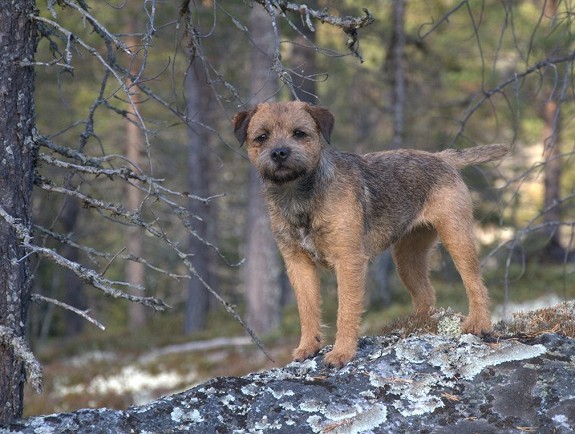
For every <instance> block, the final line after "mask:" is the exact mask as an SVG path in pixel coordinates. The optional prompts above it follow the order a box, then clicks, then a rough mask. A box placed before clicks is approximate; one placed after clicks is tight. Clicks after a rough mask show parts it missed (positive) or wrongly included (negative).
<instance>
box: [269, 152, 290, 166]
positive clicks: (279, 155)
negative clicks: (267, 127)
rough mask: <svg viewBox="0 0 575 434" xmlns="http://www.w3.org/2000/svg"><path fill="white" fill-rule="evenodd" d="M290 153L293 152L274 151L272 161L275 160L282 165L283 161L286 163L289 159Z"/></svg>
mask: <svg viewBox="0 0 575 434" xmlns="http://www.w3.org/2000/svg"><path fill="white" fill-rule="evenodd" d="M290 152H291V151H290V149H289V148H275V149H272V153H271V157H272V160H274V161H275V162H276V163H281V162H282V161H285V160H286V158H287V157H289V154H290Z"/></svg>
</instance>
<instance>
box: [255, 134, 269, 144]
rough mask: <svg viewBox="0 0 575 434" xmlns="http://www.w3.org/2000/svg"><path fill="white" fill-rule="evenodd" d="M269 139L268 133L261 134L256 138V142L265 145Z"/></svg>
mask: <svg viewBox="0 0 575 434" xmlns="http://www.w3.org/2000/svg"><path fill="white" fill-rule="evenodd" d="M267 139H268V135H267V134H266V133H263V134H260V135H259V136H257V137H256V138H255V141H256V142H258V143H263V142H265V141H266V140H267Z"/></svg>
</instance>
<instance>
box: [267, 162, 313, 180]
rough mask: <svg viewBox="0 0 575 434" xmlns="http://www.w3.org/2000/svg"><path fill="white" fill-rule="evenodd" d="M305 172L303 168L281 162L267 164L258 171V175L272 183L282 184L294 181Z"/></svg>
mask: <svg viewBox="0 0 575 434" xmlns="http://www.w3.org/2000/svg"><path fill="white" fill-rule="evenodd" d="M306 173H307V171H306V170H305V169H304V168H301V167H291V166H290V165H288V164H283V163H282V164H273V165H268V166H266V167H265V168H264V169H263V170H261V171H260V175H261V177H262V178H263V179H264V180H265V181H270V182H273V183H274V184H284V183H286V182H292V181H295V180H297V179H299V178H301V177H303V176H305V174H306Z"/></svg>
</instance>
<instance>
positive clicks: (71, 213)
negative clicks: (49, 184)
mask: <svg viewBox="0 0 575 434" xmlns="http://www.w3.org/2000/svg"><path fill="white" fill-rule="evenodd" d="M79 210H80V202H79V201H78V200H77V199H75V198H72V197H69V198H66V202H65V205H64V209H63V210H62V213H61V214H60V222H61V223H62V230H63V232H64V234H71V233H72V232H74V230H75V228H76V223H77V222H78V211H79ZM62 255H63V256H64V257H65V258H68V259H69V260H70V261H74V262H78V260H79V256H80V255H79V252H78V249H77V248H76V247H73V246H69V245H67V244H65V245H64V246H63V247H62ZM63 273H64V291H65V293H64V301H65V302H66V303H67V304H69V305H70V306H74V307H76V308H78V309H80V310H85V309H86V308H87V306H86V297H85V295H84V290H83V288H84V287H83V284H82V281H81V280H80V279H79V278H78V276H76V274H74V273H73V272H72V271H70V270H63ZM64 321H65V323H66V335H67V336H74V335H77V334H78V333H80V332H81V331H82V330H83V329H84V324H86V320H85V319H84V318H82V317H81V316H79V315H78V314H76V313H75V312H72V311H70V310H66V311H65V312H64Z"/></svg>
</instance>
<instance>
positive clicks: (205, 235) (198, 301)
mask: <svg viewBox="0 0 575 434" xmlns="http://www.w3.org/2000/svg"><path fill="white" fill-rule="evenodd" d="M208 89H209V88H208V86H207V79H206V76H205V73H204V65H203V63H202V59H201V58H199V57H196V58H194V59H192V62H191V64H190V68H189V70H188V75H187V77H186V96H187V113H188V120H194V121H196V122H198V123H201V124H206V123H207V122H206V121H207V120H206V113H207V112H208V111H209V108H208V105H209V98H208V95H207V91H208ZM188 141H189V147H188V188H189V190H190V192H192V193H193V194H195V195H197V196H200V197H208V196H210V194H211V178H210V177H211V174H212V173H214V172H213V171H212V170H211V167H212V163H211V151H210V148H209V146H208V143H209V134H208V132H207V130H206V129H205V128H202V127H201V126H196V127H194V128H191V127H188ZM188 210H189V211H190V213H191V214H192V215H193V216H197V217H199V219H201V220H199V219H195V218H194V220H193V221H192V222H191V224H192V225H193V227H194V229H195V231H196V233H197V234H198V236H199V237H201V238H202V239H204V240H212V239H213V238H214V236H215V215H216V213H215V209H214V205H213V204H206V203H203V202H201V201H198V200H194V199H190V201H189V205H188ZM188 243H189V252H190V253H191V254H192V255H194V256H193V259H192V262H193V264H194V267H195V269H196V271H197V272H198V274H199V275H200V276H201V277H202V278H203V279H204V280H205V281H206V283H208V285H210V286H214V284H215V282H214V268H215V261H216V257H215V252H214V250H213V249H212V248H210V247H208V246H206V245H205V244H204V243H202V241H200V240H198V238H196V237H194V236H192V235H190V238H189V241H188ZM209 307H210V297H209V293H208V291H207V290H206V288H205V287H204V286H203V284H202V283H201V282H200V281H199V280H198V279H197V278H195V277H192V278H191V279H190V280H188V282H187V297H186V310H185V319H184V332H185V333H187V334H188V333H193V332H195V331H198V330H202V329H204V328H205V326H206V319H207V314H208V310H209Z"/></svg>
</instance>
